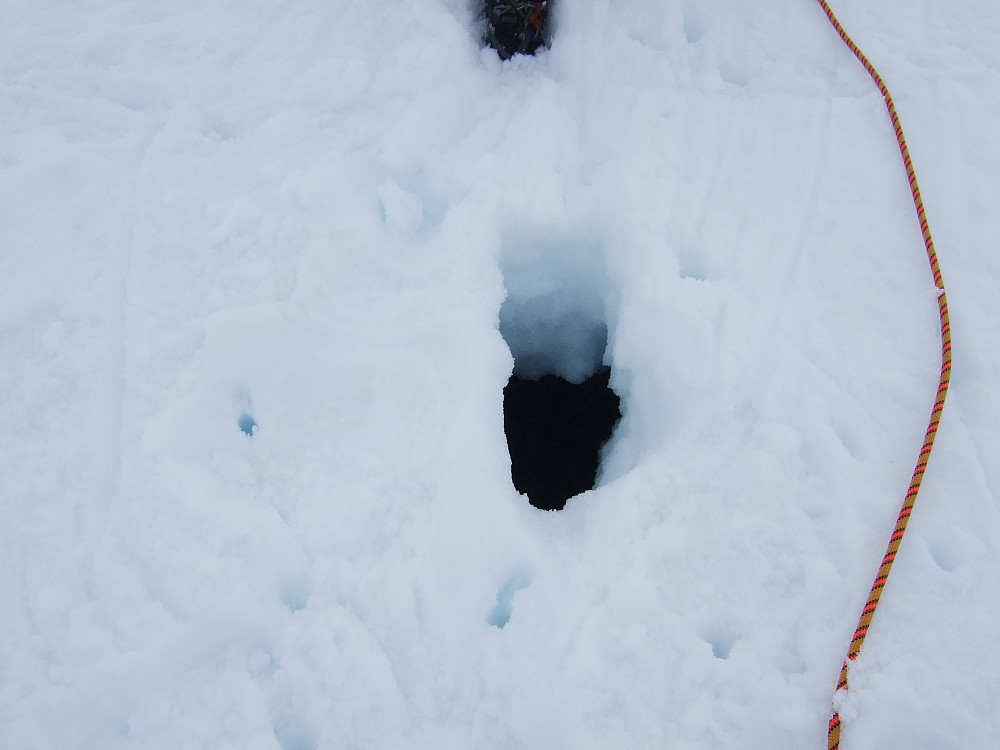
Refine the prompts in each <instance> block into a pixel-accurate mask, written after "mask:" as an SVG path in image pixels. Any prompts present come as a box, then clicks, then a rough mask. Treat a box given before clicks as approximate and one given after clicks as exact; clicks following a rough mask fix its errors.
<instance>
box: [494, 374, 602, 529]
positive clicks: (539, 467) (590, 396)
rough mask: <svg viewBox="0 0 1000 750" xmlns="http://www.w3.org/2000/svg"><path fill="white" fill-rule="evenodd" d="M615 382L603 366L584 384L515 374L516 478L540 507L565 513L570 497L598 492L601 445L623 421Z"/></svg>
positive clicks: (511, 423)
mask: <svg viewBox="0 0 1000 750" xmlns="http://www.w3.org/2000/svg"><path fill="white" fill-rule="evenodd" d="M610 379H611V368H610V367H602V368H600V369H599V370H598V371H597V372H595V373H594V374H593V375H591V376H590V377H589V378H587V379H586V380H584V381H583V382H582V383H579V384H576V383H571V382H569V381H568V380H566V379H564V378H561V377H559V376H557V375H543V376H542V377H541V378H539V379H537V380H527V379H525V378H522V377H519V376H518V375H512V376H511V378H510V380H509V381H508V382H507V387H506V388H504V389H503V421H504V432H506V433H507V447H508V449H509V450H510V470H511V478H512V479H513V480H514V487H516V488H517V491H518V492H522V493H524V494H526V495H527V496H528V501H529V502H530V503H531V504H532V505H534V506H535V507H536V508H541V509H542V510H562V509H563V508H564V507H565V506H566V501H567V500H568V499H569V498H571V497H573V496H574V495H579V494H580V493H581V492H586V491H587V490H591V489H593V488H594V483H595V481H596V480H597V468H598V464H599V462H600V450H601V446H602V445H604V443H605V442H607V440H608V438H610V437H611V431H612V430H613V429H614V426H615V423H616V422H617V421H618V419H619V418H620V417H621V410H620V408H619V406H620V403H621V402H620V400H619V398H618V395H617V394H616V393H615V392H614V391H613V390H611V388H610V387H609V385H608V384H609V382H610Z"/></svg>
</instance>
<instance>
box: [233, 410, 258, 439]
mask: <svg viewBox="0 0 1000 750" xmlns="http://www.w3.org/2000/svg"><path fill="white" fill-rule="evenodd" d="M236 424H237V426H238V427H239V428H240V432H242V433H243V434H244V435H249V436H250V437H253V433H254V430H256V429H257V421H256V420H255V419H254V418H253V415H252V414H247V413H246V412H243V413H242V414H240V418H239V419H238V420H236Z"/></svg>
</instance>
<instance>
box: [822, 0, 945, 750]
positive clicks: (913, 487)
mask: <svg viewBox="0 0 1000 750" xmlns="http://www.w3.org/2000/svg"><path fill="white" fill-rule="evenodd" d="M817 1H818V2H819V4H820V5H821V6H822V7H823V11H824V12H825V13H826V17H827V18H829V19H830V23H831V24H833V27H834V28H835V29H836V30H837V33H838V34H840V38H841V39H843V40H844V43H845V44H846V45H847V46H848V47H849V48H850V50H851V52H853V53H854V56H855V57H857V58H858V61H859V62H860V63H861V64H862V65H863V66H864V68H865V70H867V71H868V75H869V76H871V79H872V81H874V82H875V85H876V86H877V87H878V90H879V92H881V94H882V96H883V97H884V98H885V106H886V108H887V109H888V110H889V118H890V120H891V121H892V126H893V128H895V131H896V141H897V142H898V143H899V153H900V155H901V156H902V158H903V166H905V167H906V175H907V178H908V179H909V181H910V190H911V192H912V193H913V205H914V206H915V207H916V209H917V219H918V220H919V221H920V230H921V231H922V232H923V235H924V247H925V248H926V249H927V259H928V260H929V261H930V264H931V272H932V273H933V274H934V283H935V285H936V286H937V289H938V313H939V316H940V319H941V377H940V380H939V382H938V390H937V398H936V399H935V401H934V408H933V410H932V411H931V418H930V422H929V423H928V425H927V432H926V433H925V434H924V445H923V447H922V448H921V449H920V456H919V457H918V458H917V465H916V468H914V470H913V477H912V478H911V479H910V487H909V489H908V490H907V491H906V496H905V498H904V499H903V507H902V509H901V510H900V511H899V517H898V518H897V519H896V528H895V529H894V530H893V532H892V536H891V537H889V546H888V548H887V549H886V551H885V556H884V557H883V558H882V565H881V566H879V569H878V575H876V576H875V582H874V583H872V587H871V591H870V592H869V594H868V602H867V603H866V604H865V607H864V609H862V610H861V619H860V620H859V621H858V627H857V628H856V629H855V631H854V638H853V639H852V640H851V645H850V646H849V647H848V649H847V658H846V659H844V666H843V667H842V668H841V670H840V680H839V681H838V683H837V694H838V696H840V695H842V692H841V691H846V690H847V672H848V666H849V665H850V664H851V662H853V661H854V660H855V659H857V658H858V654H860V653H861V645H862V644H863V643H864V642H865V636H866V635H868V629H869V627H871V622H872V618H873V617H874V616H875V609H876V608H877V607H878V602H879V599H880V598H881V596H882V590H883V589H884V588H885V584H886V581H888V580H889V572H890V571H891V570H892V563H893V561H894V560H895V559H896V552H897V551H898V550H899V545H900V542H902V541H903V534H904V533H905V532H906V524H907V523H908V522H909V520H910V514H911V513H912V512H913V504H914V502H916V499H917V493H918V492H919V491H920V483H921V482H922V481H923V478H924V472H925V471H926V470H927V461H928V460H929V459H930V457H931V449H932V448H933V447H934V438H935V436H936V435H937V430H938V424H939V423H940V421H941V412H942V410H943V409H944V400H945V396H947V394H948V383H949V381H950V379H951V324H950V323H949V321H948V297H947V296H946V295H945V291H944V281H943V280H942V279H941V268H940V267H939V266H938V259H937V253H936V252H935V251H934V240H933V239H932V238H931V230H930V227H929V226H928V223H927V215H926V213H925V211H924V202H923V200H922V199H921V197H920V188H919V187H918V186H917V175H916V173H915V172H914V171H913V161H912V160H911V159H910V150H909V149H908V148H907V147H906V138H904V137H903V126H902V125H901V124H900V122H899V115H898V114H897V113H896V106H895V105H894V104H893V102H892V97H891V96H890V95H889V89H888V88H887V87H886V85H885V82H884V81H883V80H882V76H880V75H879V74H878V71H876V70H875V67H874V66H873V65H872V64H871V63H870V62H869V61H868V58H867V57H865V55H864V53H862V51H861V50H860V49H858V45H856V44H855V43H854V40H852V39H851V37H849V36H848V35H847V32H846V31H844V27H843V26H841V25H840V21H838V20H837V17H836V16H835V15H834V13H833V11H832V10H831V9H830V6H829V4H828V3H827V2H826V0H817ZM837 702H838V701H837V700H835V701H834V708H833V715H832V716H831V718H830V726H829V729H828V734H827V742H828V748H829V750H839V748H840V729H841V722H840V713H839V711H838V710H837Z"/></svg>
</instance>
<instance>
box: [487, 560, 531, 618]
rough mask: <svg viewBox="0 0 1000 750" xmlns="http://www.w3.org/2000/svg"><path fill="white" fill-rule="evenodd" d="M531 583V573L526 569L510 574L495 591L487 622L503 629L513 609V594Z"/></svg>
mask: <svg viewBox="0 0 1000 750" xmlns="http://www.w3.org/2000/svg"><path fill="white" fill-rule="evenodd" d="M530 584H531V575H530V574H529V573H527V572H526V571H523V570H521V571H518V572H516V573H514V574H513V575H511V576H510V577H509V578H508V579H507V580H506V581H505V582H504V584H503V586H501V587H500V590H499V591H497V601H496V604H494V605H493V609H492V610H490V615H489V617H488V618H487V620H486V621H487V622H488V623H489V624H490V625H492V626H493V627H495V628H500V629H501V630H503V629H504V626H506V625H507V623H508V622H510V616H511V613H512V612H513V611H514V595H515V594H516V593H517V592H518V591H520V590H521V589H523V588H527V587H528V586H529V585H530Z"/></svg>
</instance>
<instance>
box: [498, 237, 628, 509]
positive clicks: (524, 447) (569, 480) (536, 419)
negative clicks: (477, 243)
mask: <svg viewBox="0 0 1000 750" xmlns="http://www.w3.org/2000/svg"><path fill="white" fill-rule="evenodd" d="M508 256H509V257H508V259H507V261H506V262H505V263H504V282H505V285H506V287H507V299H506V300H505V301H504V303H503V305H502V306H501V308H500V333H501V334H502V335H503V337H504V340H505V341H506V342H507V345H508V346H509V347H510V351H511V354H513V356H514V373H513V375H511V378H510V380H509V381H508V382H507V386H506V387H505V388H504V405H503V410H504V432H505V433H506V434H507V447H508V450H509V452H510V462H511V478H512V480H513V482H514V487H515V488H516V489H517V491H518V492H521V493H523V494H526V495H527V496H528V500H529V502H531V504H532V505H534V506H535V507H536V508H541V509H543V510H561V509H562V508H564V507H565V505H566V501H567V500H568V499H569V498H571V497H573V496H574V495H578V494H580V493H581V492H586V491H587V490H590V489H593V488H594V487H595V486H596V483H597V477H598V472H599V468H600V457H601V448H602V447H603V446H604V444H605V443H606V442H607V441H608V439H609V438H610V437H611V433H612V431H613V429H614V426H615V424H616V423H617V421H618V419H619V418H620V417H621V410H620V404H621V401H620V399H619V397H618V395H617V394H616V393H615V392H614V391H613V390H611V388H610V380H611V368H610V367H609V366H607V365H605V364H604V356H605V350H606V349H607V346H608V326H607V323H606V322H605V315H606V312H605V299H606V297H607V296H608V282H607V278H606V276H605V274H604V265H603V257H602V255H601V252H600V249H599V248H597V247H595V246H592V245H587V244H582V245H577V244H571V243H565V244H562V245H555V246H551V247H548V248H545V249H544V250H543V251H536V252H531V251H525V250H524V249H523V247H520V248H519V247H518V246H517V244H516V243H515V247H514V248H513V250H512V251H511V252H508Z"/></svg>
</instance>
